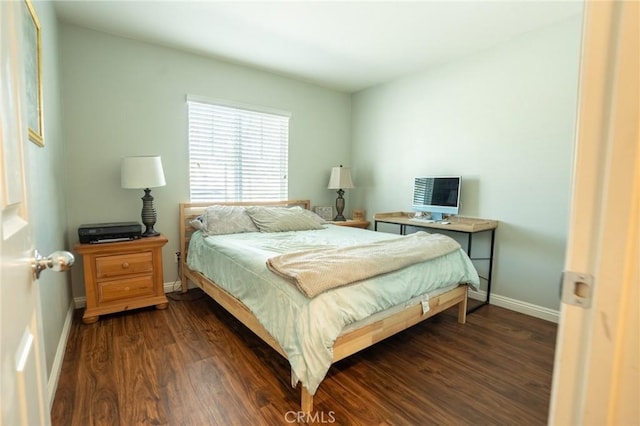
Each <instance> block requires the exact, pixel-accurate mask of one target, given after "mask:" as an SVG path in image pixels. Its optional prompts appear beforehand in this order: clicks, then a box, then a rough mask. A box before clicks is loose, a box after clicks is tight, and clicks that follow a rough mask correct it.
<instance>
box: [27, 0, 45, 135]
mask: <svg viewBox="0 0 640 426" xmlns="http://www.w3.org/2000/svg"><path fill="white" fill-rule="evenodd" d="M23 5H24V8H23V9H24V13H23V25H22V27H23V45H24V72H25V90H26V93H27V97H26V100H27V127H28V132H29V140H30V141H32V142H33V143H35V144H36V145H38V146H41V147H44V116H43V111H42V103H43V101H42V35H41V27H40V20H39V19H38V15H37V14H36V10H35V8H34V7H33V4H32V3H31V1H30V0H23Z"/></svg>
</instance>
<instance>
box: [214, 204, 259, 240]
mask: <svg viewBox="0 0 640 426" xmlns="http://www.w3.org/2000/svg"><path fill="white" fill-rule="evenodd" d="M202 216H203V218H202V228H203V229H202V232H203V233H204V234H205V235H206V236H209V235H225V234H240V233H243V232H258V228H256V225H255V224H254V223H253V221H252V220H251V218H250V217H249V215H248V214H247V212H246V210H245V208H244V207H241V206H209V207H207V208H206V209H205V210H204V214H203V215H202Z"/></svg>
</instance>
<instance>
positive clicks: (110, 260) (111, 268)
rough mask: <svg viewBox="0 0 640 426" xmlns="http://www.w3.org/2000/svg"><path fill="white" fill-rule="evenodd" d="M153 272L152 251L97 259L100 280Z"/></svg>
mask: <svg viewBox="0 0 640 426" xmlns="http://www.w3.org/2000/svg"><path fill="white" fill-rule="evenodd" d="M151 271H153V255H152V253H151V252H150V251H149V252H142V253H131V254H123V255H116V256H101V257H97V258H96V277H97V278H98V279H102V278H110V277H118V276H122V275H131V274H140V273H144V272H151Z"/></svg>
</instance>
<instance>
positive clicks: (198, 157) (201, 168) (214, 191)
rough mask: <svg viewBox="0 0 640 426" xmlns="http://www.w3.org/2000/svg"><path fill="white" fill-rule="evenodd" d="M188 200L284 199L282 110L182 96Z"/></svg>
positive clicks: (285, 139) (285, 130)
mask: <svg viewBox="0 0 640 426" xmlns="http://www.w3.org/2000/svg"><path fill="white" fill-rule="evenodd" d="M187 104H188V109H189V182H190V192H191V201H262V200H285V199H287V198H288V185H287V170H288V158H289V117H290V115H289V114H288V113H282V112H271V111H267V110H262V111H260V110H258V109H257V108H251V107H249V108H247V107H237V106H234V105H230V104H227V103H217V102H212V101H203V100H200V99H195V98H193V97H189V98H187Z"/></svg>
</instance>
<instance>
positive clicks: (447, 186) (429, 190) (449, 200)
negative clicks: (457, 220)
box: [411, 176, 462, 220]
mask: <svg viewBox="0 0 640 426" xmlns="http://www.w3.org/2000/svg"><path fill="white" fill-rule="evenodd" d="M461 180H462V179H461V177H460V176H424V177H417V178H415V179H414V183H413V203H412V206H411V207H412V208H413V210H414V211H417V212H429V213H431V219H432V220H442V218H443V217H442V215H443V214H447V215H453V214H458V210H459V209H460V182H461Z"/></svg>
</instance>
